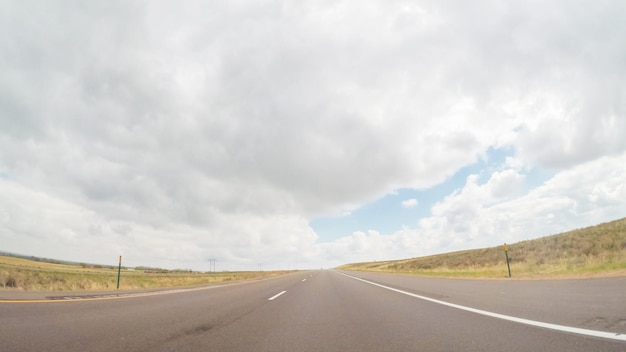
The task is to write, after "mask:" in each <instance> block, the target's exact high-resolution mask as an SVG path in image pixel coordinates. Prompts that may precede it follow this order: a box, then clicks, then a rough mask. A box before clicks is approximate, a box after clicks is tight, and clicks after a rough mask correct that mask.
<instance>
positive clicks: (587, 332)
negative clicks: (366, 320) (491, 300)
mask: <svg viewBox="0 0 626 352" xmlns="http://www.w3.org/2000/svg"><path fill="white" fill-rule="evenodd" d="M337 273H338V274H341V275H343V276H346V277H349V278H352V279H355V280H359V281H362V282H365V283H368V284H370V285H374V286H378V287H381V288H384V289H387V290H390V291H394V292H397V293H402V294H404V295H407V296H411V297H415V298H419V299H423V300H425V301H429V302H432V303H437V304H441V305H444V306H448V307H452V308H456V309H461V310H465V311H468V312H472V313H476V314H482V315H486V316H488V317H492V318H498V319H503V320H508V321H513V322H516V323H520V324H526V325H532V326H538V327H542V328H546V329H551V330H558V331H563V332H569V333H574V334H580V335H587V336H594V337H601V338H605V339H612V340H619V341H626V334H620V333H615V332H606V331H598V330H589V329H581V328H574V327H571V326H565V325H558V324H551V323H544V322H541V321H536V320H530V319H524V318H517V317H512V316H510V315H504V314H499V313H493V312H488V311H485V310H480V309H476V308H470V307H466V306H462V305H459V304H454V303H448V302H444V301H440V300H437V299H433V298H429V297H425V296H420V295H416V294H414V293H410V292H406V291H402V290H398V289H397V288H393V287H389V286H385V285H381V284H377V283H375V282H372V281H368V280H365V279H361V278H359V277H355V276H351V275H347V274H344V273H340V272H337Z"/></svg>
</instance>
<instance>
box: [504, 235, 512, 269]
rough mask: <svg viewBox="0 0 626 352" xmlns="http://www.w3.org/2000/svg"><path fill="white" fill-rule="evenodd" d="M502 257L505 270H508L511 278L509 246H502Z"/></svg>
mask: <svg viewBox="0 0 626 352" xmlns="http://www.w3.org/2000/svg"><path fill="white" fill-rule="evenodd" d="M504 256H505V257H506V268H507V269H509V277H511V265H510V264H509V246H507V245H506V243H505V244H504Z"/></svg>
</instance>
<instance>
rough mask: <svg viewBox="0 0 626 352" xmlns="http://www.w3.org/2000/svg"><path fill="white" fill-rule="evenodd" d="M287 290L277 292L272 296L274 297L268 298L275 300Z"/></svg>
mask: <svg viewBox="0 0 626 352" xmlns="http://www.w3.org/2000/svg"><path fill="white" fill-rule="evenodd" d="M285 292H287V291H283V292H280V293H277V294H275V295H274V296H272V297H270V298H268V299H267V300H268V301H273V300H275V299H276V298H278V297H280V295H282V294H283V293H285Z"/></svg>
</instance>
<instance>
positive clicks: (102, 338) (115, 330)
mask: <svg viewBox="0 0 626 352" xmlns="http://www.w3.org/2000/svg"><path fill="white" fill-rule="evenodd" d="M346 274H347V275H349V276H346ZM363 280H366V281H363ZM72 298H74V299H71V300H70V299H68V300H54V301H53V300H45V301H43V302H32V301H22V302H7V301H0V350H1V351H64V352H71V351H81V352H82V351H246V352H247V351H273V352H275V351H360V352H363V351H533V352H538V351H622V352H623V351H626V278H611V279H592V280H559V281H521V280H520V281H518V280H444V279H425V278H415V277H405V276H392V275H381V274H364V273H349V272H346V273H341V272H335V271H312V272H301V273H295V274H290V275H286V276H282V277H279V278H273V279H267V280H262V281H254V282H249V283H242V284H233V285H225V286H213V287H211V288H206V289H199V290H192V291H184V292H174V293H167V294H151V295H145V296H144V295H135V296H128V297H120V298H117V297H104V298H96V297H91V298H89V299H80V298H77V297H72ZM467 307H470V308H467ZM468 309H475V310H473V311H468ZM493 313H495V314H496V315H495V316H494V314H493ZM509 318H511V319H509ZM518 318H520V319H522V320H518V321H512V320H516V319H518ZM544 323H547V324H551V325H545V324H544ZM542 324H544V325H542ZM537 325H539V326H537ZM561 327H562V328H563V329H561ZM555 328H556V329H557V330H555ZM559 329H561V330H559ZM576 329H578V330H576ZM594 331H601V333H599V334H600V335H599V336H596V335H594V333H593V332H594Z"/></svg>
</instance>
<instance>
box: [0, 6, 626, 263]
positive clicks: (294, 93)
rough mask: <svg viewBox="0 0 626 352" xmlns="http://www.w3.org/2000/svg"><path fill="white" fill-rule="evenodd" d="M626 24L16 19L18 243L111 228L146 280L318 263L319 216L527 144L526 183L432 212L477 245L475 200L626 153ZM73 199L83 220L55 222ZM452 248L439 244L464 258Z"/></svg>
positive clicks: (361, 13)
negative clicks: (163, 274)
mask: <svg viewBox="0 0 626 352" xmlns="http://www.w3.org/2000/svg"><path fill="white" fill-rule="evenodd" d="M624 12H625V11H624V8H623V6H621V5H616V4H612V3H604V4H593V5H589V4H583V3H571V2H569V1H568V2H554V3H550V4H541V6H540V7H539V6H537V4H532V3H525V4H499V5H498V6H494V5H493V4H491V3H489V2H485V3H480V4H474V3H473V4H472V5H467V4H465V3H463V2H458V3H455V2H452V3H437V4H434V5H433V4H430V3H427V2H423V3H422V2H417V3H414V2H411V3H404V2H399V3H395V4H389V3H388V2H385V1H369V2H367V3H359V5H358V6H353V5H352V4H351V3H349V2H335V1H334V2H330V3H317V2H298V3H286V2H264V1H261V2H256V3H255V4H250V3H246V2H232V3H230V2H229V4H228V5H224V4H220V3H217V4H215V3H202V2H200V3H196V2H187V1H183V2H182V3H180V4H179V3H177V4H176V5H172V4H170V3H168V2H158V1H155V2H149V3H127V2H115V1H110V2H107V3H106V4H100V3H91V2H89V3H80V4H72V5H71V6H67V7H64V6H63V4H59V3H45V4H41V3H34V2H33V3H30V2H19V3H17V2H16V3H13V4H7V6H4V8H3V11H2V14H1V15H0V33H3V34H2V36H3V37H2V38H3V40H1V41H0V43H2V44H0V51H1V52H2V53H3V55H2V56H0V68H1V69H2V72H3V79H2V80H1V81H0V131H1V132H0V177H2V178H3V179H4V182H3V186H2V187H5V188H8V189H11V191H10V192H9V193H10V194H11V197H12V198H11V199H8V200H5V203H6V204H9V202H10V204H11V205H10V206H9V205H6V206H7V207H11V212H10V214H11V217H9V218H8V220H7V217H6V216H5V215H6V213H8V212H9V211H8V210H6V209H5V210H4V212H5V213H0V214H5V215H3V216H4V217H0V219H4V220H3V221H5V225H4V226H5V227H6V228H9V229H11V231H10V232H7V233H6V234H2V235H0V236H3V237H2V239H6V238H9V237H10V238H11V240H12V241H11V243H12V248H14V249H15V250H16V251H19V252H33V253H32V254H35V255H37V254H39V255H46V256H55V252H54V251H53V250H52V249H51V248H53V247H46V244H45V243H47V242H41V243H42V244H41V245H37V244H36V243H37V242H36V241H34V240H32V241H31V240H28V239H29V238H32V239H35V238H36V239H37V240H40V241H52V238H56V236H57V235H58V236H59V238H62V239H63V241H67V242H68V246H69V247H67V248H70V247H71V248H77V251H76V252H73V253H85V252H86V251H87V250H89V249H91V248H93V247H90V244H89V243H91V242H90V240H89V238H90V237H85V236H86V235H84V234H86V233H95V234H97V236H100V237H99V238H100V239H101V240H102V241H103V242H105V244H104V245H103V246H104V247H103V248H108V249H107V250H110V251H112V252H114V251H119V250H121V249H125V250H127V251H128V252H129V253H131V252H133V253H139V252H140V253H144V254H141V255H142V256H143V257H142V258H143V259H142V260H145V261H154V264H153V263H142V264H147V265H158V263H160V262H164V263H167V264H169V263H175V262H176V260H183V259H181V258H178V257H176V256H174V255H172V258H175V259H176V260H172V261H168V259H164V258H166V257H167V254H166V253H168V250H167V248H172V247H173V246H179V247H180V248H184V249H185V251H187V252H189V253H194V254H193V255H189V256H187V258H195V259H194V260H196V259H197V260H199V261H200V260H202V257H203V256H204V255H208V256H211V257H215V256H220V255H221V256H223V257H226V258H229V260H231V261H232V262H233V263H237V264H236V265H240V264H241V265H247V263H248V261H250V262H258V261H264V260H265V259H264V258H266V257H267V256H268V255H271V257H273V258H277V257H280V258H286V259H285V260H282V259H281V261H292V260H291V259H289V258H310V259H311V260H314V259H313V258H314V257H315V255H317V254H319V255H321V256H324V254H322V252H323V251H322V250H321V249H320V248H327V247H315V245H314V243H315V238H316V235H315V234H314V233H313V232H312V230H311V229H310V228H309V226H308V219H310V218H311V217H313V216H317V215H320V214H340V213H345V212H349V211H351V210H354V209H356V208H358V207H359V206H360V205H361V204H364V203H365V202H368V201H372V200H374V199H377V198H379V197H381V196H383V195H385V194H388V193H390V192H393V191H394V190H395V189H399V188H418V189H425V188H429V187H432V186H434V185H436V184H438V183H441V182H442V181H443V180H445V179H446V177H449V176H451V175H453V174H454V173H455V172H457V171H458V170H459V169H460V168H462V167H463V166H467V165H470V164H472V163H474V162H475V161H476V160H477V158H478V157H479V156H480V155H482V154H484V152H485V151H486V150H488V148H498V147H511V148H513V150H515V151H516V155H515V157H514V158H513V159H511V160H510V162H509V163H508V166H509V167H510V168H511V169H510V170H509V169H506V170H503V171H500V172H499V173H497V174H493V175H492V177H491V180H490V181H489V182H488V183H487V184H483V185H479V184H477V182H475V181H472V180H470V181H471V182H468V184H467V185H466V187H465V188H464V189H463V190H460V191H459V192H458V193H457V194H453V195H450V196H449V197H448V199H446V200H444V201H442V202H441V204H439V205H438V206H436V207H435V208H434V209H433V212H434V213H435V214H438V213H437V212H440V213H441V214H444V213H445V214H449V219H448V220H449V221H450V222H451V224H448V225H446V226H451V227H450V228H455V229H456V231H461V230H463V229H465V230H469V229H471V228H472V227H473V226H475V225H473V223H474V221H473V220H472V219H473V218H472V217H471V215H472V214H479V213H480V212H482V211H484V210H482V208H481V207H480V206H478V205H476V204H471V203H468V202H466V201H464V199H466V198H470V197H476V199H478V200H479V201H480V202H486V203H485V204H490V205H493V206H492V207H495V206H496V205H497V206H500V204H507V202H508V201H510V199H512V198H514V197H519V192H521V191H522V190H521V188H520V184H523V175H524V173H523V170H528V169H532V168H533V167H537V166H539V167H546V168H554V169H555V170H562V171H567V170H569V169H571V168H575V167H576V166H577V165H581V164H584V163H587V162H592V161H594V160H599V159H600V158H602V157H603V156H608V157H610V156H617V155H621V153H623V151H624V150H626V138H623V132H622V131H624V130H626V126H625V125H624V123H625V122H624V121H626V120H625V119H624V118H623V116H624V115H625V113H626V111H624V104H623V101H624V99H625V97H626V95H625V94H626V89H625V84H624V82H626V77H625V73H626V69H624V65H623V62H624V61H625V59H626V47H625V46H626V42H624V41H623V39H622V38H623V33H624V31H625V29H626V24H625V23H624V21H622V18H623V17H624ZM590 14H592V15H590ZM598 19H601V20H598ZM14 187H18V189H20V191H16V190H15V189H14ZM563 191H565V190H563ZM615 192H618V191H616V190H615V189H614V188H608V189H607V188H603V187H601V186H598V188H596V189H595V191H594V192H593V193H592V194H591V195H589V197H590V199H597V202H596V203H595V204H597V205H600V204H605V203H602V201H606V199H613V198H611V197H612V195H613V194H615ZM618 193H619V192H618ZM22 194H29V195H31V196H26V197H22V196H21V195H22ZM35 194H36V195H39V196H40V197H45V199H47V200H46V201H45V202H44V203H41V204H48V203H50V207H49V208H43V207H42V206H41V205H38V204H40V203H38V202H35V201H34V200H33V197H34V196H32V195H35ZM56 202H60V204H63V206H61V208H63V209H65V208H68V209H71V210H68V212H67V213H65V215H61V214H57V213H54V212H51V210H50V209H53V208H56V207H57V205H56V204H57V203H56ZM565 203H567V201H565ZM565 203H564V204H565ZM53 204H54V205H53ZM494 204H495V205H494ZM567 204H569V203H567ZM601 209H604V208H601ZM599 211H600V212H603V211H604V210H599ZM78 214H81V215H78ZM85 214H87V215H85ZM555 214H558V212H557V213H555ZM555 218H556V215H555ZM25 219H27V220H25ZM29 222H40V223H45V224H47V226H46V227H45V228H44V227H43V226H38V225H36V224H29ZM434 223H437V224H441V222H439V221H435V222H434ZM438 226H439V225H438ZM476 226H477V225H476ZM50 228H52V229H58V231H56V230H55V231H53V232H52V233H54V234H55V235H54V236H53V235H51V232H50V230H49V229H50ZM90 231H91V232H90ZM407 231H410V230H407ZM407 231H405V232H403V233H404V234H403V235H402V236H400V237H398V241H399V243H404V244H407V243H410V242H411V240H410V238H411V237H410V236H409V235H408V232H407ZM51 236H52V237H51ZM120 236H125V237H124V238H125V239H126V241H123V242H124V243H126V245H125V246H126V247H120V246H124V245H121V244H119V242H120V241H119V239H120ZM364 236H365V237H363V238H364V239H363V238H361V240H364V241H365V240H366V239H370V238H385V237H384V236H382V235H381V236H378V237H377V236H373V235H370V234H364ZM446 236H447V235H441V238H439V239H438V240H433V242H432V243H433V246H435V244H436V243H439V245H441V246H445V245H446V243H455V241H459V240H458V239H455V238H447V237H446ZM473 236H481V235H479V234H478V233H477V232H476V234H475V235H473ZM353 237H354V236H348V237H347V238H348V239H350V241H357V240H356V239H354V238H353ZM70 239H71V240H70ZM149 239H150V240H149ZM346 241H348V240H346ZM376 241H379V240H378V239H376ZM407 241H408V242H407ZM2 242H3V243H5V242H6V241H4V240H3V241H2ZM69 242H71V243H76V244H77V245H76V247H72V246H70V244H69ZM383 242H384V241H383ZM133 243H134V244H133ZM140 243H141V244H143V245H144V246H143V247H142V246H140V245H139V244H140ZM146 243H150V245H149V246H148V247H147V248H146V247H145V244H146ZM216 243H221V244H223V245H221V247H220V246H218V245H216ZM429 243H430V242H429ZM78 244H80V246H79V245H78ZM379 244H380V248H387V249H386V250H387V251H388V252H386V253H388V254H390V255H391V254H393V253H397V252H396V251H395V250H396V249H397V248H396V245H395V244H393V243H388V242H384V243H379ZM81 246H84V247H81ZM216 246H217V248H221V249H218V250H216V249H215V248H216ZM20 248H21V250H20ZM54 248H56V247H54ZM78 248H83V249H84V250H80V249H78ZM139 248H141V251H140V250H139ZM364 248H378V247H364ZM433 248H434V247H433ZM257 249H258V250H257ZM261 249H263V250H261ZM372 250H374V249H372ZM214 251H218V254H217V255H215V254H213V252H214ZM300 252H303V253H305V254H302V255H300V254H297V253H300ZM337 253H341V250H338V251H337ZM69 255H70V257H69V258H67V259H72V257H75V256H77V255H76V254H69ZM136 255H137V256H139V254H136ZM108 256H109V255H108V254H107V257H108ZM190 260H192V259H190ZM307 260H309V259H307ZM189 265H193V264H192V261H190V262H189ZM234 265H235V264H234Z"/></svg>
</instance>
